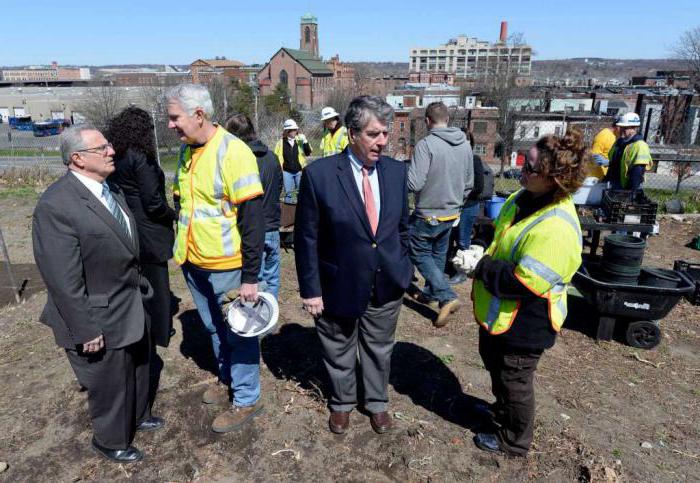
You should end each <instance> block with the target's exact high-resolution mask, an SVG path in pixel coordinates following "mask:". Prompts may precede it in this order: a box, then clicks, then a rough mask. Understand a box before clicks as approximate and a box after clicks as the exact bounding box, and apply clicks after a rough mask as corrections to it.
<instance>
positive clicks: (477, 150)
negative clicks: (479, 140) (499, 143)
mask: <svg viewBox="0 0 700 483" xmlns="http://www.w3.org/2000/svg"><path fill="white" fill-rule="evenodd" d="M474 154H478V155H479V156H483V155H485V154H486V145H485V144H475V145H474Z"/></svg>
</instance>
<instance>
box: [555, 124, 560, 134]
mask: <svg viewBox="0 0 700 483" xmlns="http://www.w3.org/2000/svg"><path fill="white" fill-rule="evenodd" d="M554 135H555V136H561V127H560V126H557V127H555V128H554Z"/></svg>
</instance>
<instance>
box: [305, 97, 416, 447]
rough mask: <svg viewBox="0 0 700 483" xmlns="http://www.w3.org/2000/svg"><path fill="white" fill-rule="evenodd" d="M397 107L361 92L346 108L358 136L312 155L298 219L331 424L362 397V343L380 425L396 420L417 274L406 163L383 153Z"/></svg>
mask: <svg viewBox="0 0 700 483" xmlns="http://www.w3.org/2000/svg"><path fill="white" fill-rule="evenodd" d="M392 117H393V111H392V109H391V107H390V106H389V105H388V104H387V103H386V102H384V100H382V99H381V98H379V97H372V96H361V97H357V98H355V99H353V101H352V102H351V103H350V106H349V107H348V111H347V114H346V116H345V124H346V126H347V128H348V131H349V139H350V146H349V147H348V148H346V149H345V150H344V151H343V152H342V153H341V154H337V155H335V156H330V157H328V158H324V159H322V160H319V161H317V162H315V163H313V164H311V165H309V166H308V167H307V168H306V169H305V171H304V174H303V176H302V179H301V186H300V190H299V197H298V205H297V212H296V221H295V233H294V247H295V251H296V257H295V258H296V266H297V276H298V278H299V287H300V291H301V297H302V299H303V303H304V308H305V309H306V310H307V311H308V312H309V313H310V314H311V315H312V316H314V317H315V318H316V329H317V331H318V335H319V338H320V340H321V346H322V350H323V361H324V364H325V366H326V369H327V371H328V375H329V377H330V380H331V400H330V402H329V406H330V410H331V415H330V418H329V427H330V430H331V431H332V432H334V433H337V434H342V433H344V432H345V431H346V430H347V428H348V427H349V423H350V412H351V411H352V409H353V408H354V407H355V406H356V405H357V390H356V386H357V381H356V374H355V367H356V364H357V359H356V358H357V354H358V352H359V358H360V365H361V368H362V374H361V377H362V382H363V386H364V392H365V394H364V396H365V397H364V407H365V409H366V410H367V411H369V412H370V413H371V416H370V424H371V426H372V428H373V429H374V431H376V432H377V433H384V432H386V431H388V430H389V429H390V428H391V417H390V416H389V413H388V411H387V405H388V399H389V398H388V389H387V385H388V382H389V368H390V362H391V352H392V350H393V346H394V332H395V329H396V321H397V319H398V316H399V310H400V309H401V303H402V299H403V293H404V291H405V290H406V288H407V287H408V285H409V283H410V282H411V278H412V274H413V267H412V265H411V262H410V260H409V256H408V236H409V232H408V191H407V186H406V165H405V163H403V162H400V161H396V160H394V159H391V158H388V157H385V156H382V155H381V153H382V150H383V149H384V147H385V146H386V144H387V141H388V135H389V132H388V125H389V123H390V122H391V120H392Z"/></svg>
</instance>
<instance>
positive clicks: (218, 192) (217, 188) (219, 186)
mask: <svg viewBox="0 0 700 483" xmlns="http://www.w3.org/2000/svg"><path fill="white" fill-rule="evenodd" d="M233 139H236V138H235V137H234V136H233V134H229V133H226V134H224V137H223V138H222V139H221V144H219V150H218V151H217V152H216V172H215V173H214V198H216V199H221V198H223V196H224V181H223V177H222V175H221V170H222V164H223V161H224V158H225V157H226V152H227V151H228V143H229V142H231V140H233Z"/></svg>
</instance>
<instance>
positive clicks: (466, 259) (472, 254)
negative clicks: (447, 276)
mask: <svg viewBox="0 0 700 483" xmlns="http://www.w3.org/2000/svg"><path fill="white" fill-rule="evenodd" d="M483 256H484V248H483V247H480V246H478V245H472V246H471V247H469V248H468V249H466V250H457V253H456V255H455V257H454V258H453V259H452V264H453V265H454V267H455V268H456V269H457V270H458V271H460V272H463V273H464V274H465V275H466V276H467V277H472V276H473V275H474V269H476V266H477V265H478V264H479V260H481V258H482V257H483Z"/></svg>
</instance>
